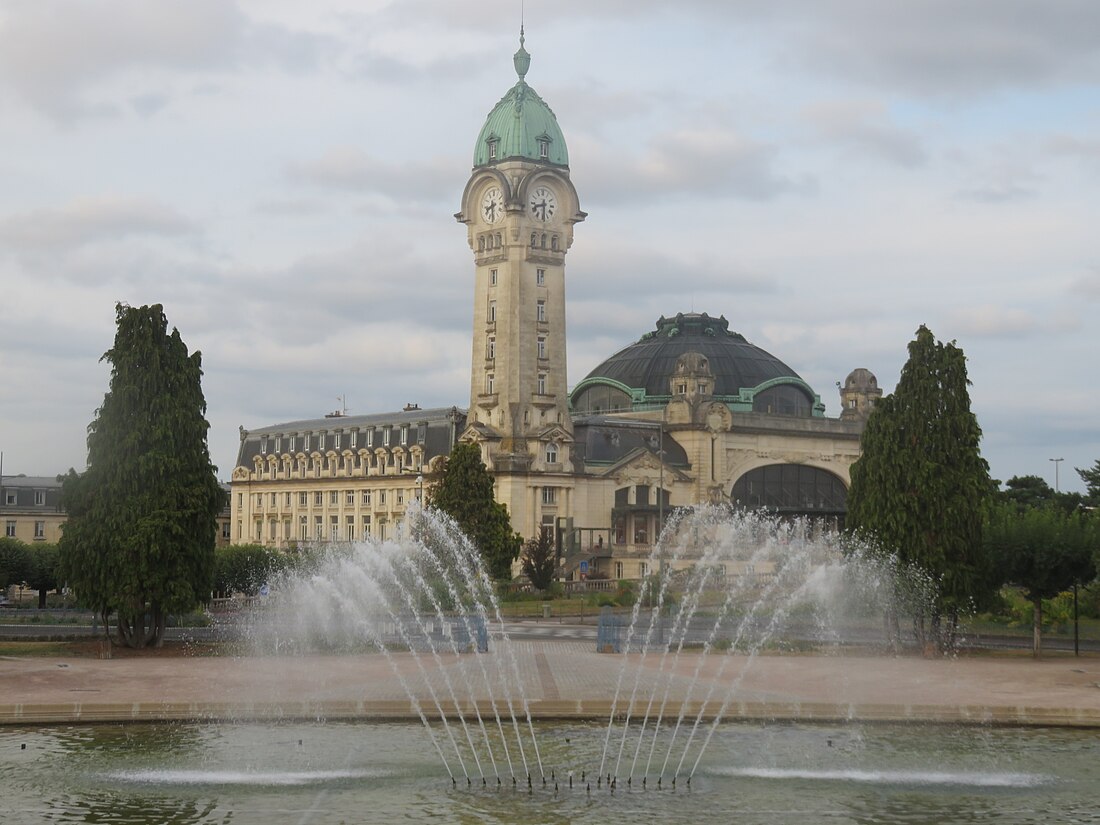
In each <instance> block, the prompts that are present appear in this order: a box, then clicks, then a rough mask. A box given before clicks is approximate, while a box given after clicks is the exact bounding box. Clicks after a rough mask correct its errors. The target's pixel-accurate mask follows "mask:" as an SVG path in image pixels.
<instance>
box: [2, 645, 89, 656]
mask: <svg viewBox="0 0 1100 825" xmlns="http://www.w3.org/2000/svg"><path fill="white" fill-rule="evenodd" d="M72 648H73V643H72V642H0V656H20V657H25V656H68V655H72V653H73V650H72Z"/></svg>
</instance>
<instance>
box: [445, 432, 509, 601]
mask: <svg viewBox="0 0 1100 825" xmlns="http://www.w3.org/2000/svg"><path fill="white" fill-rule="evenodd" d="M428 505H429V506H431V507H434V508H436V509H437V510H442V511H443V512H444V513H446V514H447V515H449V516H450V517H451V518H453V519H454V520H455V521H456V522H457V523H458V526H459V528H460V529H461V530H462V532H463V533H465V534H466V536H467V537H468V538H469V539H470V541H472V542H473V543H474V546H475V547H477V549H478V551H479V552H480V553H481V556H482V558H483V559H484V560H485V566H486V568H487V569H488V571H489V575H491V576H492V577H493V578H494V579H510V578H511V577H512V562H514V561H515V560H516V557H517V556H519V549H520V544H521V543H522V541H523V539H522V537H521V536H520V535H519V534H518V533H516V532H515V531H514V530H513V529H512V522H511V519H509V517H508V508H507V507H505V506H504V505H503V504H501V503H500V502H498V501H496V499H494V498H493V476H492V475H491V474H490V473H489V470H488V469H487V468H486V467H485V464H484V463H482V461H481V451H480V449H479V448H478V446H477V445H476V444H456V445H455V446H454V449H452V450H451V454H450V455H449V456H448V457H447V463H446V464H445V465H444V468H443V472H442V474H441V475H440V478H439V480H438V481H437V482H436V483H435V484H434V485H433V486H432V488H431V489H430V490H429V492H428Z"/></svg>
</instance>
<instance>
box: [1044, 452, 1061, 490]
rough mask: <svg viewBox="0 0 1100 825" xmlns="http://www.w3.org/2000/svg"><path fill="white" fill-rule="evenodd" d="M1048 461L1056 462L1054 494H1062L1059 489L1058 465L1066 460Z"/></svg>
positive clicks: (1055, 459) (1053, 459) (1051, 459)
mask: <svg viewBox="0 0 1100 825" xmlns="http://www.w3.org/2000/svg"><path fill="white" fill-rule="evenodd" d="M1047 461H1053V462H1054V492H1056V493H1060V492H1061V490H1059V489H1058V465H1059V464H1061V463H1062V462H1063V461H1065V459H1064V458H1048V459H1047Z"/></svg>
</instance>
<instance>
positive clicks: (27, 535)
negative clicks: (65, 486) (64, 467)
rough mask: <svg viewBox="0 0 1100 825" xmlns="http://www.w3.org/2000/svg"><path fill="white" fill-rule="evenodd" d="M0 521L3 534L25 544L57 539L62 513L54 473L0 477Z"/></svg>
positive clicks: (59, 490)
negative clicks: (51, 474)
mask: <svg viewBox="0 0 1100 825" xmlns="http://www.w3.org/2000/svg"><path fill="white" fill-rule="evenodd" d="M0 522H2V523H3V525H4V535H5V536H7V537H8V538H11V539H19V540H20V541H23V542H26V543H27V544H33V543H35V542H49V543H55V542H57V541H58V540H59V539H60V538H61V525H62V524H64V523H65V512H64V511H63V510H62V509H61V482H60V481H58V480H57V477H56V476H26V475H17V476H2V477H0Z"/></svg>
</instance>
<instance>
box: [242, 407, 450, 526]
mask: <svg viewBox="0 0 1100 825" xmlns="http://www.w3.org/2000/svg"><path fill="white" fill-rule="evenodd" d="M465 422H466V414H465V412H463V411H461V410H459V409H457V408H453V407H452V408H449V409H434V410H422V409H420V408H419V407H417V406H416V405H413V404H410V405H409V406H408V407H406V408H405V409H404V410H402V411H400V412H396V413H391V414H382V415H354V416H353V415H342V414H339V415H338V414H332V415H329V416H326V417H324V418H317V419H310V420H306V421H292V422H288V423H286V424H274V425H271V426H267V427H262V428H259V429H254V430H245V429H243V428H242V429H241V444H240V449H239V451H238V453H237V466H236V469H234V471H233V486H232V496H231V501H230V505H231V507H232V516H231V522H232V527H231V529H232V540H233V542H235V543H238V544H239V543H262V544H267V545H273V546H281V547H286V546H290V545H297V544H301V543H308V542H332V541H356V540H358V539H363V538H370V537H374V538H377V539H379V540H385V539H387V538H392V537H393V536H394V535H395V530H396V529H397V526H398V525H400V523H401V522H402V520H403V518H404V514H405V506H406V505H407V504H408V503H409V502H410V501H411V500H412V499H413V498H418V497H420V496H421V495H422V494H423V491H424V474H425V473H429V472H432V471H434V470H437V469H438V468H439V466H440V461H441V460H442V459H443V458H444V457H445V456H447V455H448V454H449V453H450V452H451V448H452V447H453V446H454V444H455V439H456V437H457V435H458V433H459V432H460V431H461V430H462V427H463V426H464V424H465Z"/></svg>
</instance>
